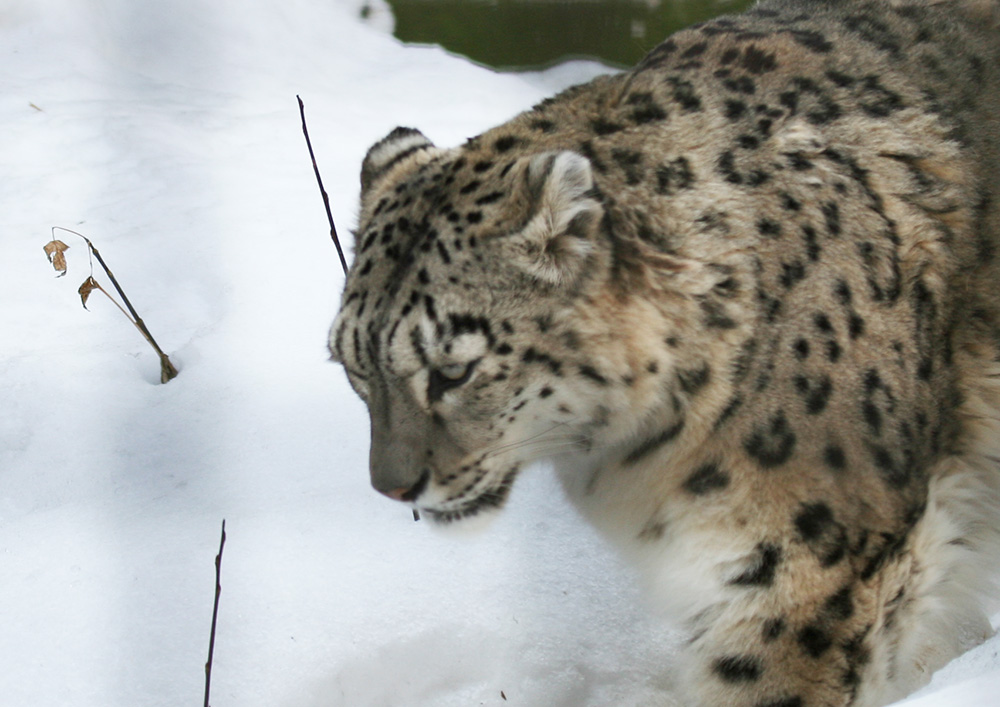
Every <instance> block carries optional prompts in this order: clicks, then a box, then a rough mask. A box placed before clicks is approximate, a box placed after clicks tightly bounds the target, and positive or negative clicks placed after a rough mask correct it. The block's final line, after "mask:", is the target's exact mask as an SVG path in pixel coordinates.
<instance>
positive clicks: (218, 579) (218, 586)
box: [205, 519, 226, 707]
mask: <svg viewBox="0 0 1000 707" xmlns="http://www.w3.org/2000/svg"><path fill="white" fill-rule="evenodd" d="M225 546H226V521H225V519H223V520H222V539H221V540H220V541H219V554H218V555H216V556H215V604H214V605H213V607H212V633H211V635H210V636H209V639H208V660H207V661H206V662H205V707H209V705H208V698H209V695H210V694H211V692H212V658H213V656H214V655H215V626H216V623H217V622H218V620H219V595H220V594H222V549H223V548H224V547H225Z"/></svg>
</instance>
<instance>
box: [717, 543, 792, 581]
mask: <svg viewBox="0 0 1000 707" xmlns="http://www.w3.org/2000/svg"><path fill="white" fill-rule="evenodd" d="M780 563H781V548H780V547H778V546H777V545H774V544H772V543H760V544H758V545H757V549H756V551H755V555H754V558H753V562H752V564H751V565H750V567H748V568H747V569H746V570H744V571H743V572H742V573H741V574H740V575H738V576H737V577H736V578H734V579H732V580H730V582H729V584H732V585H736V586H740V587H770V586H771V585H772V584H774V575H775V573H776V571H777V569H778V565H779V564H780Z"/></svg>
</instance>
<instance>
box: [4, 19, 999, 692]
mask: <svg viewBox="0 0 1000 707" xmlns="http://www.w3.org/2000/svg"><path fill="white" fill-rule="evenodd" d="M359 3H360V0H281V1H280V2H279V1H278V0H269V1H264V0H261V1H260V2H256V3H247V2H239V1H238V0H211V1H210V0H148V1H147V2H134V1H131V0H0V52H2V61H0V76H2V86H3V91H2V93H0V170H2V171H0V174H2V175H3V187H2V188H0V214H2V216H0V219H2V220H0V229H2V230H0V244H2V251H0V253H2V258H0V282H2V283H3V284H4V288H3V291H4V294H3V296H2V297H3V299H2V305H0V405H2V412H0V705H11V706H14V707H20V706H22V705H23V706H27V705H31V706H35V707H50V706H54V705H73V706H74V707H77V706H79V707H87V706H90V705H94V706H98V705H99V706H102V707H107V706H109V705H110V706H116V705H123V706H124V705H130V706H132V705H169V706H171V707H175V706H176V705H181V704H188V705H190V704H200V701H201V699H202V691H203V684H204V683H203V680H204V673H203V665H204V662H205V657H206V652H207V643H208V629H209V624H210V620H211V611H212V595H213V586H214V566H213V558H214V556H215V553H216V551H217V548H218V542H219V525H220V522H221V520H222V519H223V518H225V519H226V521H227V526H226V527H227V532H228V540H227V544H226V549H225V554H224V558H223V570H222V571H223V579H222V582H223V594H222V601H221V610H220V621H219V628H218V638H217V643H216V655H215V668H214V673H213V689H212V696H213V699H212V703H213V705H215V706H216V707H225V706H227V705H229V706H239V707H255V706H258V705H260V706H265V705H266V706H268V707H273V706H284V705H287V706H289V707H291V706H296V707H298V706H302V707H331V706H341V705H342V706H345V707H377V706H393V707H397V706H409V705H413V706H428V707H430V706H432V705H433V706H435V707H449V706H455V707H469V706H473V705H522V706H527V707H581V706H594V707H606V706H614V707H626V706H629V705H636V706H638V705H652V704H668V705H669V704H672V702H671V700H670V698H669V694H670V691H671V679H672V678H671V670H670V666H671V663H672V658H671V657H672V655H673V654H674V652H675V650H676V647H677V646H676V643H675V638H674V637H673V636H672V635H671V634H670V632H669V631H667V630H666V629H665V628H664V627H663V626H662V625H660V624H659V623H658V622H657V621H656V620H655V619H652V618H651V617H650V616H649V615H648V614H647V613H646V611H645V609H644V608H643V606H642V603H641V600H640V598H639V596H638V593H637V590H636V588H635V586H634V582H633V577H632V576H631V574H630V570H629V569H628V568H626V567H624V566H622V565H621V564H620V563H619V562H618V560H617V559H616V558H615V557H614V556H613V555H612V554H611V553H610V552H609V550H608V549H606V548H605V546H604V545H603V544H602V542H601V541H600V540H599V539H598V538H597V537H596V536H595V535H594V533H593V532H592V531H591V530H590V529H589V528H588V527H587V526H586V525H584V524H583V523H582V522H581V521H579V520H578V519H577V518H576V517H575V515H574V514H573V512H572V511H571V510H570V509H569V508H568V507H567V506H566V505H565V504H564V503H563V502H562V501H561V499H560V498H559V492H558V490H557V489H556V486H555V482H554V481H553V480H552V479H551V478H550V477H549V475H548V474H547V473H546V472H545V470H544V469H539V470H536V471H534V472H533V473H529V474H526V475H525V477H524V478H522V479H521V480H520V481H519V484H518V486H517V488H516V489H515V493H514V494H513V497H512V500H511V504H510V507H509V509H508V510H507V512H506V513H504V514H502V515H501V516H500V518H499V519H498V520H497V522H496V523H494V524H493V525H492V526H491V527H489V528H488V529H486V530H485V531H483V532H482V533H481V534H479V535H477V536H475V537H455V536H454V535H453V534H450V533H441V532H439V531H435V530H434V529H433V528H432V527H431V526H430V525H429V524H427V523H414V522H413V520H412V518H411V516H410V513H409V511H407V510H405V509H404V508H402V507H401V506H398V505H396V504H393V503H390V502H388V501H386V500H384V499H382V498H381V497H379V496H378V494H376V493H374V492H373V491H371V490H370V489H369V487H368V482H367V472H366V468H367V466H366V454H367V438H368V431H367V416H366V413H365V411H364V409H363V406H362V404H361V403H360V402H359V401H358V400H357V399H356V398H355V396H354V395H353V393H351V391H350V390H349V388H348V386H347V384H346V381H345V380H344V377H343V374H342V373H341V371H340V370H339V369H338V368H337V367H335V366H333V365H331V364H329V363H328V362H327V361H326V352H325V348H324V341H325V333H326V327H327V326H328V324H329V322H330V320H331V318H332V316H333V314H334V312H335V310H336V304H337V297H338V294H339V292H340V288H341V286H342V282H343V276H342V273H341V272H340V265H339V262H338V261H337V257H336V254H335V251H334V249H333V247H332V245H331V244H330V242H329V238H328V236H327V232H328V227H327V225H326V220H325V216H324V213H323V209H322V204H321V201H320V197H319V194H318V192H317V190H316V185H315V183H314V181H313V175H312V171H311V167H310V165H309V162H308V158H307V154H306V151H305V146H304V143H303V141H302V135H301V132H300V129H299V123H298V113H297V106H296V102H295V94H296V93H299V94H301V95H302V97H303V99H304V101H305V102H306V107H307V113H308V117H309V120H310V130H311V134H312V138H313V142H314V146H315V148H316V152H317V157H318V159H319V162H320V167H321V169H322V170H323V175H324V178H325V181H326V184H327V189H328V191H329V192H330V198H331V203H332V207H333V211H334V214H335V216H336V217H338V225H339V226H340V231H341V233H342V235H343V236H345V237H348V239H349V228H350V226H351V225H353V224H352V220H353V218H354V212H355V200H356V198H357V183H358V179H357V173H358V168H359V165H360V162H361V158H362V156H363V154H364V151H365V150H366V148H367V146H368V145H370V144H371V143H372V142H374V141H375V140H376V139H378V138H379V137H381V136H382V135H384V134H385V133H386V132H388V131H389V130H390V129H391V128H393V127H394V126H396V125H397V124H400V123H402V124H408V125H414V126H419V127H420V128H421V129H422V130H424V132H425V133H426V134H428V135H429V136H430V137H431V138H432V139H434V140H435V141H437V142H439V143H440V144H453V143H456V142H459V141H461V140H463V139H464V138H465V137H468V136H471V135H473V134H476V133H477V132H479V131H481V130H483V129H485V128H487V127H489V126H491V125H493V124H495V123H497V122H500V121H502V120H504V119H505V118H507V117H509V116H511V115H512V114H514V113H516V112H517V111H519V110H521V109H523V108H526V107H528V106H530V105H531V104H532V103H534V102H535V101H537V100H538V99H540V98H542V97H543V96H545V95H548V94H549V93H551V92H552V91H553V90H555V89H556V88H558V87H560V86H562V85H566V84H568V83H572V82H576V81H579V80H582V79H585V78H587V77H589V76H590V75H592V73H593V72H594V71H596V70H598V69H597V68H596V67H595V66H594V65H592V64H576V65H573V66H570V67H560V68H558V69H556V70H553V71H550V72H547V73H546V74H532V75H500V74H496V73H493V72H490V71H488V70H485V69H483V68H481V67H477V66H474V65H472V64H470V63H469V62H467V61H464V60H462V59H460V58H456V57H452V56H449V55H447V54H446V53H445V52H443V51H441V50H439V49H436V48H427V47H404V46H401V45H400V44H398V43H397V42H396V41H395V40H394V39H392V37H391V36H389V35H388V34H387V33H386V32H385V31H384V29H385V28H386V26H387V25H388V24H389V23H390V22H391V18H390V17H389V16H388V15H387V14H385V12H384V11H383V12H376V13H374V14H373V16H372V19H371V21H369V22H367V23H365V22H362V21H361V20H360V19H359V16H360V13H359ZM53 225H59V226H65V227H69V228H73V229H76V230H79V231H81V232H83V233H84V234H85V235H87V236H88V237H90V238H91V239H92V240H93V241H94V242H95V244H96V245H97V246H98V248H99V249H100V250H101V252H102V254H103V255H104V257H105V259H106V260H107V261H108V263H109V265H110V266H111V267H112V269H113V270H114V271H115V274H116V275H117V276H118V279H119V280H120V281H121V283H122V285H123V286H124V288H125V290H126V291H127V293H128V294H129V296H130V298H131V299H132V301H133V303H134V304H135V305H136V307H137V309H138V310H139V312H140V314H141V315H142V316H143V318H144V320H145V322H146V324H147V325H148V326H149V328H150V330H151V331H152V333H153V335H154V336H155V337H156V338H157V339H158V341H159V343H160V344H161V345H162V346H163V347H164V349H166V350H167V351H168V352H169V353H170V354H171V357H172V358H173V360H174V361H175V363H177V364H178V366H179V368H181V374H180V376H179V377H178V378H177V379H176V380H174V381H173V382H171V383H169V384H168V385H159V384H157V382H156V381H157V378H158V365H157V360H156V358H155V356H154V355H153V353H152V351H150V349H149V348H148V347H147V346H146V344H145V343H144V342H143V341H142V340H141V339H140V338H139V336H138V335H137V333H136V332H135V331H134V330H133V329H132V327H131V326H130V325H129V324H128V323H127V322H126V321H125V320H124V319H123V318H122V317H121V315H120V314H119V313H118V312H117V310H115V309H114V308H113V307H112V306H111V305H110V303H108V302H107V301H104V300H102V299H101V296H100V295H99V294H95V295H94V296H93V297H92V299H91V301H90V309H91V311H90V312H85V311H84V310H83V309H81V307H80V303H79V299H78V297H77V295H76V288H77V287H78V286H79V284H80V283H81V282H82V281H83V280H84V278H85V277H86V276H87V275H88V274H89V265H88V260H87V253H86V248H85V245H84V243H83V241H81V240H80V239H78V238H75V237H72V236H68V235H66V234H61V235H60V237H61V238H62V239H63V240H65V241H66V242H67V243H68V244H69V245H70V246H71V249H70V251H69V252H68V253H67V257H68V264H69V273H68V275H67V276H66V277H64V278H60V279H55V278H54V273H53V272H52V269H51V267H50V266H49V265H48V263H47V262H46V261H45V256H44V254H43V253H42V246H43V245H44V244H45V243H46V242H47V241H48V240H49V238H50V233H49V228H50V227H51V226H53ZM95 275H96V276H97V278H98V280H99V281H101V282H103V283H104V284H105V285H107V284H109V283H108V282H107V279H106V278H104V277H103V274H102V273H101V272H100V271H97V272H96V273H95ZM998 652H1000V641H998V639H996V638H994V639H992V640H990V641H989V642H987V643H986V644H984V645H983V646H981V647H979V648H977V649H975V650H973V651H972V652H970V653H969V654H968V655H966V656H964V657H962V658H961V659H959V660H958V661H956V662H955V663H953V664H952V665H951V666H949V667H948V668H946V669H945V670H944V671H942V673H940V674H939V675H938V676H937V677H936V678H935V681H934V683H933V684H932V685H931V686H930V687H929V688H928V689H926V690H925V691H923V692H922V693H921V695H919V696H917V697H915V698H913V699H911V701H909V702H908V703H907V704H909V705H911V706H912V707H917V706H919V707H932V706H933V707H941V706H947V707H951V706H954V705H962V706H965V705H995V704H998V703H1000V658H998Z"/></svg>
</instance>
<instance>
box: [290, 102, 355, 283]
mask: <svg viewBox="0 0 1000 707" xmlns="http://www.w3.org/2000/svg"><path fill="white" fill-rule="evenodd" d="M295 98H296V99H297V100H298V102H299V115H300V116H302V134H303V135H305V137H306V147H308V148H309V159H311V160H312V166H313V172H315V173H316V183H317V184H319V193H320V194H322V195H323V206H325V207H326V218H327V220H328V221H329V222H330V238H332V239H333V244H334V245H335V246H337V255H339V256H340V265H341V267H343V268H344V274H345V275H346V274H347V259H346V258H344V249H343V248H341V247H340V239H339V238H338V237H337V227H336V226H335V225H334V223H333V212H331V211H330V197H329V196H328V195H327V193H326V189H324V188H323V178H322V177H320V176H319V167H318V166H317V165H316V155H315V154H314V153H313V146H312V141H311V140H310V139H309V128H307V127H306V107H305V104H304V103H302V99H301V98H299V97H298V96H296V97H295Z"/></svg>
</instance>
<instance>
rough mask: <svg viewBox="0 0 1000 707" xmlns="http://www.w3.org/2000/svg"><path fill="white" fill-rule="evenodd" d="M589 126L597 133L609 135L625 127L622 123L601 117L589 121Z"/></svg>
mask: <svg viewBox="0 0 1000 707" xmlns="http://www.w3.org/2000/svg"><path fill="white" fill-rule="evenodd" d="M590 127H591V128H592V129H593V130H594V132H595V133H597V134H598V135H611V134H613V133H617V132H620V131H622V130H624V129H625V126H624V125H621V124H620V123H612V122H609V121H607V120H604V119H603V118H598V119H597V120H594V121H592V122H591V124H590Z"/></svg>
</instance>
